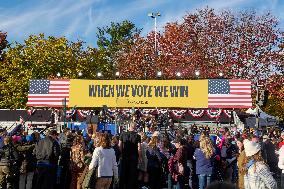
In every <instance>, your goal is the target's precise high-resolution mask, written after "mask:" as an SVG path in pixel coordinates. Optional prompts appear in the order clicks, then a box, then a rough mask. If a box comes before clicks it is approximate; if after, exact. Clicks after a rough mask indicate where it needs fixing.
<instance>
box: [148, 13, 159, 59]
mask: <svg viewBox="0 0 284 189" xmlns="http://www.w3.org/2000/svg"><path fill="white" fill-rule="evenodd" d="M148 16H149V17H151V18H154V20H155V27H154V31H155V53H156V55H157V17H158V16H161V13H159V12H156V13H152V12H151V13H148Z"/></svg>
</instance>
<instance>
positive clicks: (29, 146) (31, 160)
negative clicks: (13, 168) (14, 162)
mask: <svg viewBox="0 0 284 189" xmlns="http://www.w3.org/2000/svg"><path fill="white" fill-rule="evenodd" d="M34 148H35V144H34V141H32V140H31V141H27V142H26V143H22V144H21V145H18V146H17V151H18V152H19V162H20V180H19V189H32V183H33V176H34V172H35V165H36V158H35V156H34V154H33V150H34Z"/></svg>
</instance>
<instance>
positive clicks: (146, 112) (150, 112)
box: [66, 109, 232, 119]
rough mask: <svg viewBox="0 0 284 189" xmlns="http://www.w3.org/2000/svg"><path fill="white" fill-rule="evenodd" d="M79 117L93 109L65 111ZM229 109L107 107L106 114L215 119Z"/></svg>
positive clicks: (89, 113)
mask: <svg viewBox="0 0 284 189" xmlns="http://www.w3.org/2000/svg"><path fill="white" fill-rule="evenodd" d="M76 112H77V114H78V115H79V116H80V117H81V118H86V117H87V116H88V115H91V114H93V113H94V112H95V111H94V110H76V109H71V110H67V111H66V117H67V118H70V117H72V116H73V115H74V114H75V113H76ZM231 112H232V111H231V110H222V109H218V110H205V109H179V110H169V109H108V111H107V115H108V116H110V117H114V116H122V117H130V116H131V115H134V114H136V115H137V114H139V115H140V116H143V117H148V116H155V115H159V114H169V115H170V116H171V117H174V118H177V119H181V118H183V117H184V116H185V115H187V114H189V115H191V116H192V117H194V118H201V117H202V116H204V115H205V114H206V115H207V116H208V117H209V118H211V119H216V118H219V117H220V115H221V114H222V113H224V114H225V115H226V116H227V117H231Z"/></svg>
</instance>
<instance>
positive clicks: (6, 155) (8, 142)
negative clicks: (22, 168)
mask: <svg viewBox="0 0 284 189" xmlns="http://www.w3.org/2000/svg"><path fill="white" fill-rule="evenodd" d="M0 157H1V160H0V187H1V188H3V189H6V188H7V189H8V188H17V187H16V186H15V184H16V181H17V180H16V179H17V178H16V170H17V168H18V167H17V164H16V163H17V161H18V158H19V155H18V152H17V150H16V148H15V147H14V145H13V143H12V139H11V137H9V136H6V137H5V138H4V146H3V147H2V149H1V150H0Z"/></svg>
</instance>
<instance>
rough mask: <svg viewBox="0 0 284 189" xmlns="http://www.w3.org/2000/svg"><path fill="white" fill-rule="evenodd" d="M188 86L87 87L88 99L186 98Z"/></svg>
mask: <svg viewBox="0 0 284 189" xmlns="http://www.w3.org/2000/svg"><path fill="white" fill-rule="evenodd" d="M188 90H189V89H188V86H153V85H89V97H188V96H189V95H188V92H189V91H188Z"/></svg>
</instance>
